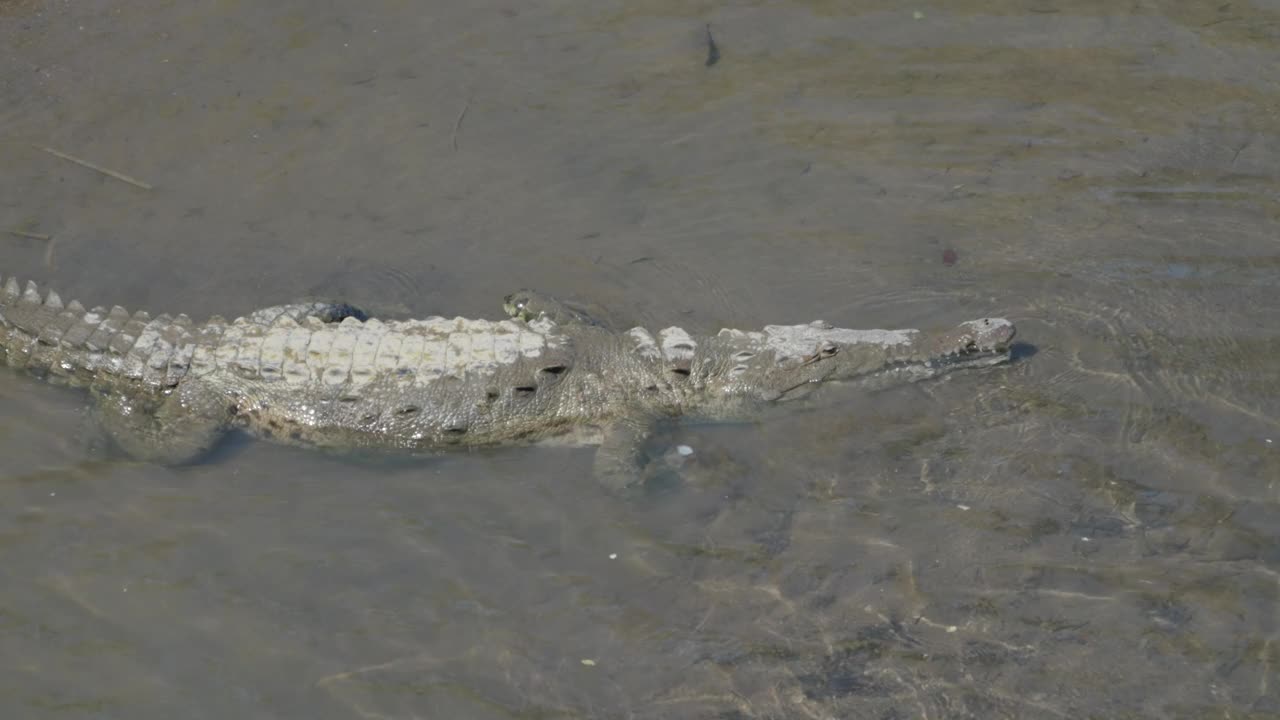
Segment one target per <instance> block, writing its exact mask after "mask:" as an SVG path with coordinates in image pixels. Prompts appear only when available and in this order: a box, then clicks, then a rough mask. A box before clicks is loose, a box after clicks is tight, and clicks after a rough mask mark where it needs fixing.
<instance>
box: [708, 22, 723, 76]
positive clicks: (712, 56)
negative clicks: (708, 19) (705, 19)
mask: <svg viewBox="0 0 1280 720" xmlns="http://www.w3.org/2000/svg"><path fill="white" fill-rule="evenodd" d="M718 62H720V48H718V47H716V39H715V38H713V37H711V23H707V67H711V66H712V65H715V64H716V63H718Z"/></svg>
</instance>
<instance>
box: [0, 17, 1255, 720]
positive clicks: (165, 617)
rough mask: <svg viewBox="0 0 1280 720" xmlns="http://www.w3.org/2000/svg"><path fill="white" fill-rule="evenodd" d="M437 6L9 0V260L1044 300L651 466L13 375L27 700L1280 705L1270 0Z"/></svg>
mask: <svg viewBox="0 0 1280 720" xmlns="http://www.w3.org/2000/svg"><path fill="white" fill-rule="evenodd" d="M438 5H440V4H439V3H436V4H430V3H428V4H421V3H406V2H400V1H396V0H383V1H380V2H371V3H336V2H327V3H325V2H298V1H296V0H295V1H293V2H288V1H282V2H274V3H265V4H260V3H248V2H234V1H232V0H227V1H224V2H209V3H164V2H155V1H154V0H128V1H126V2H120V3H66V2H61V1H58V2H41V1H39V0H16V1H15V0H0V230H5V231H8V230H16V231H19V232H23V233H28V234H37V235H49V236H52V237H53V238H54V240H53V243H54V244H53V247H52V248H49V247H47V242H46V241H44V240H40V239H33V238H29V237H19V236H16V235H6V236H5V237H3V239H0V257H3V262H2V263H0V270H2V271H3V272H4V274H6V275H7V274H9V273H17V274H19V275H21V276H23V277H33V278H36V279H40V280H45V281H49V282H50V283H51V284H52V285H54V286H56V287H58V288H59V289H61V290H62V291H63V296H64V297H68V296H75V297H80V298H82V299H84V300H86V301H89V302H93V303H96V302H107V303H121V304H125V305H128V306H130V307H138V306H141V307H148V308H151V309H153V310H157V311H158V310H164V311H167V312H171V313H174V312H187V313H190V314H193V315H202V314H208V313H221V314H227V315H233V314H235V313H240V312H244V311H246V310H248V309H250V308H253V307H256V306H261V305H266V304H273V303H278V302H282V301H287V300H290V299H293V298H297V297H300V296H303V295H307V294H314V293H324V294H332V293H333V292H335V289H336V292H340V293H341V294H343V295H345V296H347V297H349V298H350V299H352V300H354V301H357V302H362V303H366V304H371V305H373V306H374V307H377V308H382V309H385V311H386V312H400V313H414V314H422V313H429V312H444V313H459V314H466V315H473V316H474V315H485V316H493V315H496V314H497V313H498V311H499V302H500V297H501V295H502V294H503V292H504V291H506V290H508V289H510V288H515V287H521V286H533V287H538V288H541V289H544V290H547V291H551V292H556V293H559V294H563V295H567V296H571V297H574V298H577V299H580V300H584V301H588V302H591V303H594V304H597V305H601V306H604V307H606V308H608V309H609V310H610V312H611V314H612V315H613V316H614V317H615V318H616V319H617V320H618V321H619V322H638V321H642V322H651V323H663V324H666V323H670V322H676V323H680V324H682V325H684V326H686V327H689V328H691V329H697V330H711V329H715V328H717V327H720V326H722V325H736V326H743V327H752V326H759V325H762V324H764V323H767V322H800V321H806V320H810V319H813V318H814V317H822V318H824V319H826V320H829V321H832V322H837V323H840V324H842V325H847V326H853V327H876V326H880V327H884V326H931V325H945V324H948V323H951V322H953V321H956V320H960V319H964V318H967V317H972V316H976V315H982V314H988V313H993V314H1001V315H1007V316H1009V317H1011V318H1013V319H1015V320H1016V321H1017V322H1018V324H1019V328H1020V332H1021V338H1022V339H1024V340H1026V342H1028V343H1029V344H1031V345H1032V346H1034V348H1033V349H1032V348H1028V349H1027V350H1026V352H1024V353H1023V357H1022V358H1021V361H1020V362H1019V363H1017V364H1016V365H1015V366H1012V367H1009V368H1003V369H998V370H996V371H992V372H983V373H971V374H967V375H963V376H955V377H952V378H950V379H949V380H947V381H944V382H939V383H934V384H930V385H922V386H917V387H910V388H903V389H897V390H891V391H887V392H881V393H877V394H873V395H866V394H857V393H854V392H853V391H849V390H835V391H833V392H828V393H826V395H825V401H824V402H823V403H821V404H819V405H818V406H817V407H815V408H811V409H808V410H786V411H779V412H776V413H773V414H771V415H770V416H769V417H767V418H763V419H762V420H761V422H759V423H752V424H744V425H733V426H723V427H682V428H679V429H677V430H676V432H675V436H674V437H673V438H672V441H673V442H675V441H678V442H682V443H687V444H689V445H692V446H693V447H694V448H696V450H697V454H696V457H697V461H696V463H695V464H693V465H692V466H690V467H688V468H687V469H686V471H685V475H684V478H685V483H684V485H683V486H681V487H678V488H674V489H671V490H669V491H668V492H666V493H662V494H659V495H656V496H653V497H649V498H644V499H635V500H626V501H624V500H620V499H618V498H615V497H611V496H609V495H608V494H606V493H604V492H603V491H602V490H601V489H599V488H598V487H596V486H595V484H594V483H593V482H592V481H591V480H590V478H589V477H588V472H589V467H590V454H589V453H588V452H586V451H581V450H566V449H545V448H539V449H519V450H510V451H503V452H493V453H477V454H464V455H456V456H451V457H446V458H443V459H440V460H435V461H428V462H413V463H387V464H378V463H370V462H354V461H350V460H347V459H343V458H335V457H331V456H326V455H321V454H315V453H305V452H299V451H292V450H288V449H282V448H279V447H274V446H268V445H261V444H248V445H242V446H240V447H234V448H231V449H229V450H227V451H225V452H222V453H220V454H219V456H218V457H216V458H214V459H213V461H212V462H210V463H207V464H204V465H200V466H196V467H190V468H182V469H166V468H161V467H154V466H150V465H142V464H135V463H131V462H127V461H122V460H119V459H114V458H112V457H111V456H109V455H107V454H104V453H103V452H101V450H100V449H99V448H98V444H99V443H98V442H97V441H96V440H95V434H94V430H93V427H92V424H91V423H89V422H88V421H87V420H86V419H85V417H84V412H83V402H82V401H83V399H82V398H81V397H79V396H77V395H76V394H74V393H70V392H66V391H62V390H58V389H54V388H49V387H46V386H43V385H41V384H39V383H37V382H34V381H32V380H30V379H28V378H26V377H22V376H19V375H15V374H13V373H6V374H0V583H2V584H0V669H2V670H3V672H0V715H2V716H4V717H15V718H18V717H21V718H129V719H131V720H132V719H137V718H166V719H167V718H174V717H182V718H219V719H221V718H227V717H292V718H296V717H308V718H352V717H363V718H410V717H432V718H437V717H451V718H464V717H465V718H552V717H555V718H624V717H635V718H726V719H728V718H834V717H842V718H843V717H858V718H862V717H866V718H948V717H975V718H993V717H1071V718H1075V717H1187V718H1191V717H1194V718H1263V717H1275V716H1277V715H1278V714H1280V688H1278V687H1277V686H1278V685H1280V679H1277V678H1280V671H1278V668H1280V612H1278V611H1277V607H1278V602H1280V419H1278V418H1280V361H1277V357H1278V356H1280V321H1278V320H1277V318H1280V245H1278V244H1277V237H1280V235H1278V225H1277V220H1278V219H1280V201H1278V200H1277V198H1278V197H1280V176H1278V175H1277V166H1278V160H1280V82H1278V81H1277V78H1278V77H1280V75H1277V74H1276V72H1275V68H1276V67H1280V6H1276V5H1275V3H1272V2H1257V3H1252V4H1250V3H1229V4H1220V3H1191V2H1166V3H1160V2H1145V3H1136V4H1132V3H1131V4H1127V5H1126V4H1117V3H1101V2H1069V1H1064V2H1051V1H1047V0H1046V1H1036V2H1028V3H1009V2H1004V3H1001V2H988V3H977V2H948V3H926V4H918V5H915V6H911V5H910V4H907V5H904V4H902V3H899V2H862V3H857V7H856V8H850V7H847V6H846V5H852V4H845V3H830V2H787V3H765V4H742V5H737V6H724V5H722V4H714V3H710V4H709V3H677V2H665V1H658V0H653V1H650V2H627V3H621V2H593V3H587V2H576V3H571V2H548V3H513V2H509V3H453V4H452V6H451V7H438ZM707 22H710V23H711V32H712V33H713V37H714V39H715V42H716V44H717V46H718V48H719V51H720V59H719V61H718V62H717V63H716V64H714V65H712V66H710V67H708V66H707V65H706V60H707V52H708V51H707V44H706V36H705V30H704V25H705V23H707ZM45 147H47V148H52V149H54V150H57V151H59V152H62V153H69V154H71V155H73V156H76V157H79V158H83V159H85V160H89V161H91V162H94V163H96V164H99V165H100V166H102V167H104V168H109V169H111V170H114V171H116V172H119V173H124V174H126V175H128V176H130V177H131V178H133V179H136V180H138V181H140V182H143V183H147V184H149V185H152V186H153V188H152V189H151V190H144V189H142V188H139V187H136V186H134V185H131V184H129V183H127V182H124V181H122V180H119V179H115V178H111V177H107V176H104V175H103V174H101V173H98V172H95V171H93V170H90V169H87V168H85V167H81V166H79V165H76V164H74V163H72V162H70V161H67V160H64V159H61V158H59V157H57V156H55V155H53V154H51V153H49V152H46V151H44V150H42V149H41V148H45ZM948 251H949V252H948ZM944 260H945V262H944Z"/></svg>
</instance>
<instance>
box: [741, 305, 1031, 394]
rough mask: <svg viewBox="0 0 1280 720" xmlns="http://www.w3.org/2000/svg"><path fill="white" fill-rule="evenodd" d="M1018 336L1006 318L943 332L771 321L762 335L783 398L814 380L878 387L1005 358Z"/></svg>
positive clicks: (802, 390) (800, 391)
mask: <svg viewBox="0 0 1280 720" xmlns="http://www.w3.org/2000/svg"><path fill="white" fill-rule="evenodd" d="M1015 334H1016V330H1015V328H1014V326H1013V323H1012V322H1010V321H1008V320H1005V319H1003V318H982V319H979V320H969V321H967V322H963V323H960V324H959V325H957V326H955V327H953V328H951V329H949V330H944V331H940V332H921V331H918V330H849V329H845V328H836V327H831V326H830V325H828V324H826V323H823V322H814V323H810V324H808V325H769V326H767V327H765V328H764V332H763V333H762V336H763V337H762V338H760V339H762V340H763V343H762V345H763V348H762V349H767V350H771V351H772V353H771V354H772V358H773V362H774V368H773V370H772V372H771V373H770V374H771V375H772V377H773V378H774V383H773V385H774V387H773V388H772V392H773V393H775V394H774V395H773V397H774V399H779V400H782V399H790V398H792V397H795V396H798V395H801V394H805V390H806V389H807V388H812V386H813V384H814V383H820V382H832V381H835V382H840V381H845V382H858V383H865V384H868V385H871V386H875V385H880V384H891V383H894V382H910V381H915V380H923V379H926V378H930V377H935V376H937V375H941V374H943V373H947V372H950V371H952V370H958V369H961V368H974V367H984V366H987V365H995V364H998V363H1002V362H1006V361H1008V360H1009V348H1010V344H1011V343H1012V341H1013V337H1014V335H1015ZM757 337H760V336H757ZM740 367H743V370H744V371H747V370H748V369H747V368H746V367H745V366H740ZM735 369H736V368H735ZM744 379H745V378H744Z"/></svg>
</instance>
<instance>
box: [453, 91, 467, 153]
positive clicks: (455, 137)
mask: <svg viewBox="0 0 1280 720" xmlns="http://www.w3.org/2000/svg"><path fill="white" fill-rule="evenodd" d="M470 109H471V96H467V101H466V102H465V103H463V105H462V112H460V113H458V119H457V120H454V121H453V138H452V140H453V149H454V150H457V149H458V130H459V129H461V128H462V118H464V117H466V116H467V111H468V110H470Z"/></svg>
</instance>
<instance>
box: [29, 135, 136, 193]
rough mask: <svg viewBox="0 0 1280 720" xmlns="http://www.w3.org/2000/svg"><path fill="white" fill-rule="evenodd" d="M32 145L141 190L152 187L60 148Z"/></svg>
mask: <svg viewBox="0 0 1280 720" xmlns="http://www.w3.org/2000/svg"><path fill="white" fill-rule="evenodd" d="M32 147H35V148H36V149H37V150H43V151H44V152H47V153H49V154H50V155H52V156H54V157H57V158H62V159H63V160H66V161H67V162H73V163H75V164H77V165H79V166H80V167H87V168H89V169H90V170H93V171H95V172H100V173H102V174H103V175H106V176H107V177H112V178H115V179H116V180H119V181H120V182H125V183H129V184H130V185H132V186H134V187H139V188H142V189H143V190H151V189H153V188H152V186H151V185H150V184H148V183H144V182H142V181H141V180H138V179H137V178H133V177H129V176H128V175H125V174H124V173H122V172H116V171H115V170H112V169H110V168H105V167H102V166H101V165H98V164H96V163H91V162H89V161H88V160H82V159H80V158H78V157H76V156H74V155H68V154H67V153H64V152H62V151H61V150H55V149H53V148H51V147H48V146H45V145H33V146H32Z"/></svg>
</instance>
